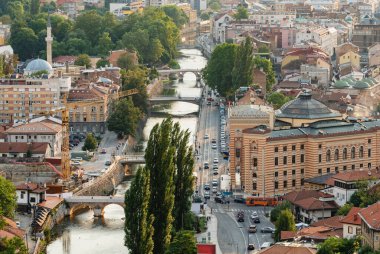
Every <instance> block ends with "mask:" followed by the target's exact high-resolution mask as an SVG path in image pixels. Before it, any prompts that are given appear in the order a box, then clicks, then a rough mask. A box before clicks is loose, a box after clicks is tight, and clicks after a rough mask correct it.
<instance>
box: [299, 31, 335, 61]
mask: <svg viewBox="0 0 380 254" xmlns="http://www.w3.org/2000/svg"><path fill="white" fill-rule="evenodd" d="M305 43H306V44H308V43H316V44H317V45H318V46H319V47H320V48H322V49H323V50H324V51H326V52H327V53H328V54H329V55H330V56H331V55H332V54H333V53H334V48H335V47H336V46H337V45H338V32H337V30H336V29H335V28H333V27H329V28H325V27H313V28H305V29H302V30H300V31H298V32H297V34H296V44H305Z"/></svg>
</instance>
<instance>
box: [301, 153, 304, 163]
mask: <svg viewBox="0 0 380 254" xmlns="http://www.w3.org/2000/svg"><path fill="white" fill-rule="evenodd" d="M304 162H305V155H304V154H301V163H304Z"/></svg>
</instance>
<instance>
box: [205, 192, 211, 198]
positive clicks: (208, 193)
mask: <svg viewBox="0 0 380 254" xmlns="http://www.w3.org/2000/svg"><path fill="white" fill-rule="evenodd" d="M204 197H205V199H210V192H209V191H205V194H204Z"/></svg>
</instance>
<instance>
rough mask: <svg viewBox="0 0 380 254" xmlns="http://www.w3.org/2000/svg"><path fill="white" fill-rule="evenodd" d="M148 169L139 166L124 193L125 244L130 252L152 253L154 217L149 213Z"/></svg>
mask: <svg viewBox="0 0 380 254" xmlns="http://www.w3.org/2000/svg"><path fill="white" fill-rule="evenodd" d="M149 186H150V183H149V171H148V170H147V169H146V168H144V167H140V168H139V169H138V171H137V174H136V176H135V178H134V179H133V181H132V183H131V187H130V188H129V189H128V190H127V192H126V193H125V209H124V211H125V228H124V231H125V246H127V247H128V249H129V250H130V253H131V254H152V253H153V239H152V237H153V232H154V229H153V226H152V223H153V221H154V217H153V215H152V214H150V215H149V213H148V208H149V200H150V190H149Z"/></svg>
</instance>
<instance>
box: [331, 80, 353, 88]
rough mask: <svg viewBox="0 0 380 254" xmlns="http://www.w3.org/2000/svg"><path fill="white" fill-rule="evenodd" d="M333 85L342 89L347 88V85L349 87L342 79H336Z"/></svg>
mask: <svg viewBox="0 0 380 254" xmlns="http://www.w3.org/2000/svg"><path fill="white" fill-rule="evenodd" d="M334 87H335V88H338V89H342V88H347V87H350V86H349V85H348V84H347V82H346V81H344V80H338V81H336V82H335V84H334Z"/></svg>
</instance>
